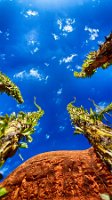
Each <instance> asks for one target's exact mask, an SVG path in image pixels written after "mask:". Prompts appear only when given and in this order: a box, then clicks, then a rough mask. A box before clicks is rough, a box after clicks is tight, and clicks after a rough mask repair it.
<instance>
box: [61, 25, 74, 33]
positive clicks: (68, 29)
mask: <svg viewBox="0 0 112 200" xmlns="http://www.w3.org/2000/svg"><path fill="white" fill-rule="evenodd" d="M63 31H64V32H68V33H70V32H72V31H73V27H72V26H71V25H66V26H64V27H63Z"/></svg>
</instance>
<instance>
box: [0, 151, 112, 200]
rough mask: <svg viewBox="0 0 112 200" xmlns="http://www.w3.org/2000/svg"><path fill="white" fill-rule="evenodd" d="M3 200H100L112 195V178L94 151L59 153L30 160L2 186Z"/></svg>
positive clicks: (51, 153)
mask: <svg viewBox="0 0 112 200" xmlns="http://www.w3.org/2000/svg"><path fill="white" fill-rule="evenodd" d="M0 187H5V188H6V189H7V190H8V191H9V192H8V194H7V195H6V196H4V197H2V198H1V199H2V200H16V199H17V200H100V199H101V198H100V194H102V193H108V194H110V195H112V174H111V173H110V172H109V171H108V169H107V168H106V166H105V165H104V164H102V162H101V161H100V160H99V158H97V156H96V154H95V153H94V149H93V148H90V149H88V150H83V151H56V152H48V153H43V154H40V155H37V156H34V157H33V158H31V159H29V160H28V161H26V162H25V163H23V164H22V165H21V166H19V167H18V168H17V169H16V170H15V171H14V172H13V173H11V174H10V175H9V176H8V177H7V178H6V179H5V180H4V181H3V182H2V183H1V184H0Z"/></svg>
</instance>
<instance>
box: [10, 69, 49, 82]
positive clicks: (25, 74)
mask: <svg viewBox="0 0 112 200" xmlns="http://www.w3.org/2000/svg"><path fill="white" fill-rule="evenodd" d="M13 77H14V78H20V79H22V80H23V79H24V78H27V79H29V78H31V77H32V78H36V79H38V80H39V81H44V82H45V83H47V80H48V78H49V76H48V75H46V76H45V75H43V74H42V73H40V72H39V70H37V69H34V68H32V69H30V70H29V71H28V72H26V71H25V70H24V71H22V72H19V73H16V74H15V75H14V76H13Z"/></svg>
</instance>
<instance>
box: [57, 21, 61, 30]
mask: <svg viewBox="0 0 112 200" xmlns="http://www.w3.org/2000/svg"><path fill="white" fill-rule="evenodd" d="M57 24H58V27H59V29H60V30H61V29H62V20H61V19H58V20H57Z"/></svg>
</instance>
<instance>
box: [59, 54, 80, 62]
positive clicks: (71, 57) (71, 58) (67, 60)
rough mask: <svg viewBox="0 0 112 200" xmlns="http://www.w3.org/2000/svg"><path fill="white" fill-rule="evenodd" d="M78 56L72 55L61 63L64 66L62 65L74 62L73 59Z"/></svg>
mask: <svg viewBox="0 0 112 200" xmlns="http://www.w3.org/2000/svg"><path fill="white" fill-rule="evenodd" d="M76 56H77V54H71V55H70V56H68V57H65V58H62V59H61V60H60V61H59V63H60V64H62V63H70V62H72V60H73V58H74V57H76Z"/></svg>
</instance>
